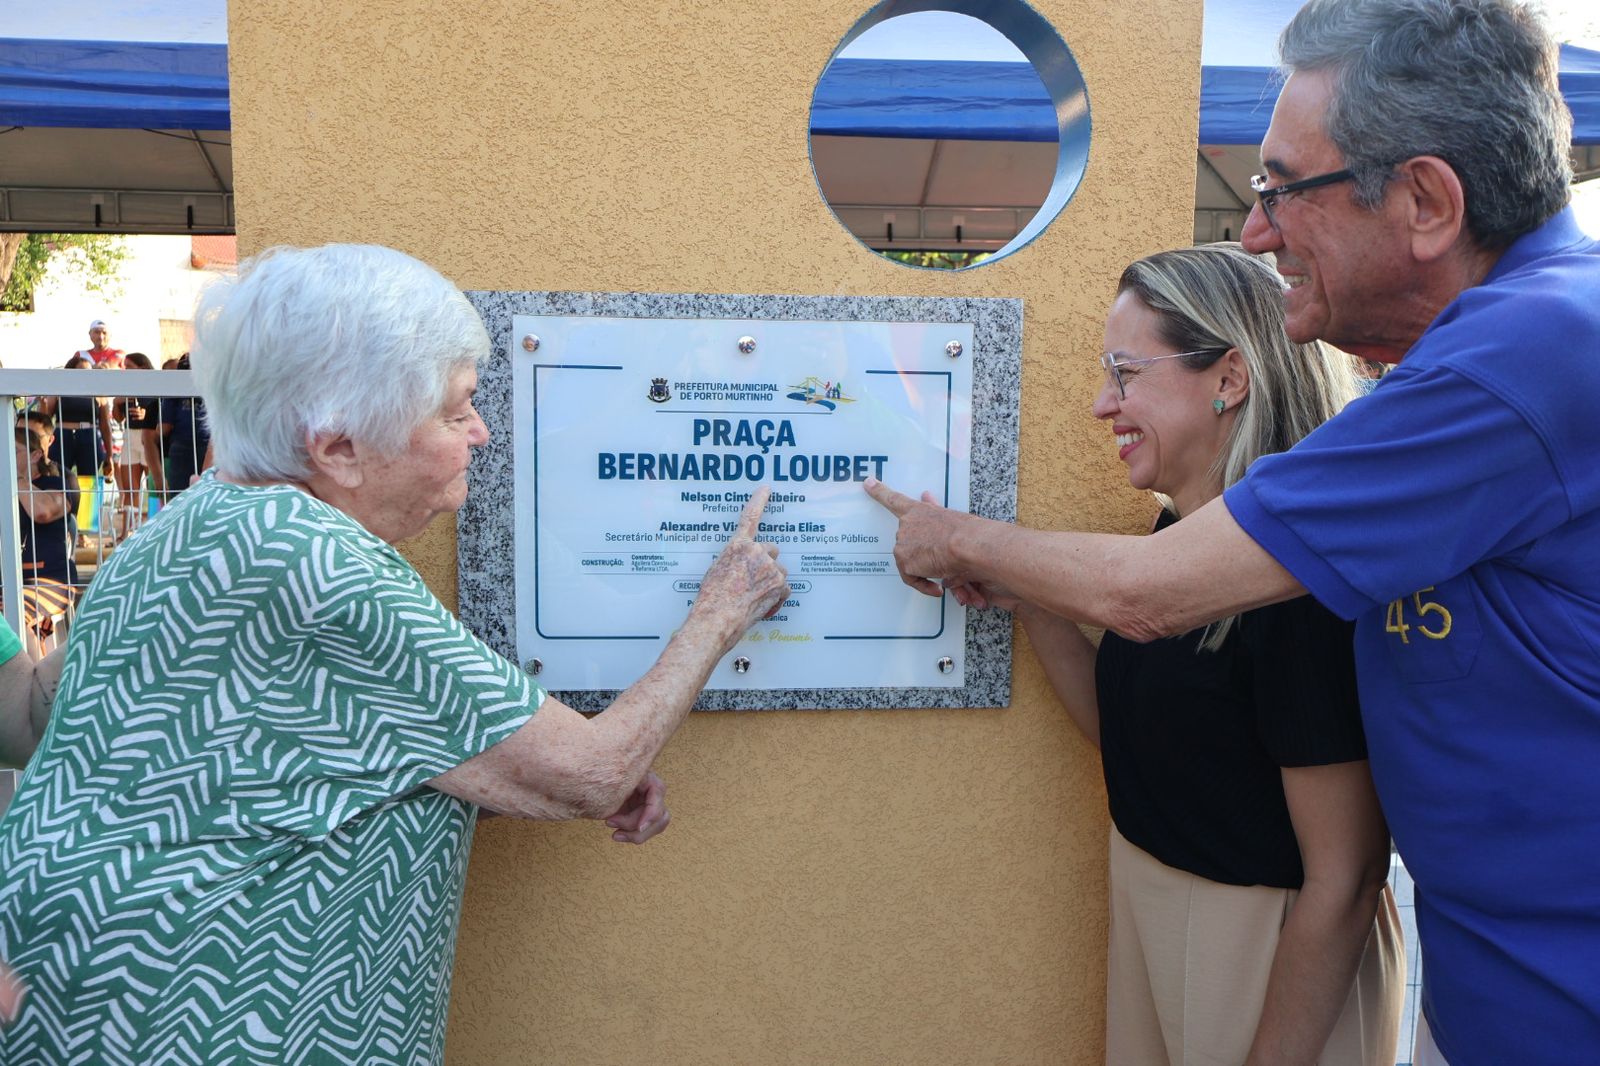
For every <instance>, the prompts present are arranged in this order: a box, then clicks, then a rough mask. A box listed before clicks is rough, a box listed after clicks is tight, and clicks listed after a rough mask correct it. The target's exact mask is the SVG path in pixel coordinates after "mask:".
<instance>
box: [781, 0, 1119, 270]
mask: <svg viewBox="0 0 1600 1066" xmlns="http://www.w3.org/2000/svg"><path fill="white" fill-rule="evenodd" d="M1089 128H1090V122H1089V97H1088V93H1087V92H1086V91H1085V89H1084V84H1083V75H1082V73H1081V72H1080V71H1079V69H1078V64H1077V61H1076V60H1075V59H1073V57H1072V52H1071V50H1070V49H1068V48H1067V45H1066V42H1065V41H1063V40H1062V39H1061V36H1060V34H1058V33H1056V31H1055V29H1054V28H1053V27H1052V26H1051V25H1050V23H1049V22H1048V21H1047V20H1046V19H1045V18H1044V16H1042V15H1040V14H1039V13H1038V12H1037V11H1035V10H1034V9H1033V8H1032V7H1030V6H1029V5H1028V4H1027V3H1025V2H1024V0H885V2H883V3H880V4H878V5H876V6H875V7H873V8H872V9H871V10H869V11H868V12H867V13H866V14H865V15H863V16H862V17H861V19H860V20H859V21H858V22H857V23H856V24H855V26H853V27H852V28H851V30H850V32H849V33H847V34H846V35H845V37H844V39H843V40H842V41H841V42H840V44H839V47H838V48H837V49H836V50H835V51H834V54H833V57H832V59H831V60H830V61H829V63H828V66H827V68H826V69H825V70H824V71H823V72H822V76H821V77H820V78H819V79H818V80H817V87H816V90H815V91H814V92H813V93H812V98H811V165H812V170H813V171H814V173H815V174H816V179H817V186H818V188H819V189H821V191H822V196H823V199H824V200H826V201H827V203H828V206H829V207H830V208H831V209H832V210H833V213H834V215H835V216H836V217H837V218H838V219H839V221H840V223H841V224H843V225H844V227H845V229H847V230H848V231H849V232H850V233H851V235H852V236H854V237H855V238H856V239H857V240H859V241H860V242H861V243H862V244H864V245H865V246H866V247H868V248H869V249H871V250H872V251H874V252H876V253H878V254H879V255H881V256H883V257H885V258H887V259H891V260H893V261H896V262H901V263H905V264H907V265H910V266H916V267H934V268H942V269H964V268H967V267H972V266H977V265H980V264H982V263H984V262H993V261H995V260H997V259H1001V258H1004V257H1005V256H1007V255H1010V254H1011V253H1013V252H1015V251H1017V250H1018V249H1020V248H1023V247H1024V246H1026V245H1027V244H1028V243H1029V242H1031V241H1032V240H1033V239H1034V238H1035V237H1037V236H1038V235H1039V234H1040V233H1042V232H1044V229H1045V227H1047V226H1049V225H1050V223H1051V222H1053V221H1054V220H1055V218H1056V216H1057V215H1059V214H1060V213H1061V210H1062V208H1064V207H1066V205H1067V201H1069V200H1070V199H1071V198H1072V194H1073V193H1074V192H1075V191H1077V188H1078V183H1079V182H1080V181H1081V180H1082V178H1083V171H1084V167H1085V165H1086V164H1087V162H1088V158H1089Z"/></svg>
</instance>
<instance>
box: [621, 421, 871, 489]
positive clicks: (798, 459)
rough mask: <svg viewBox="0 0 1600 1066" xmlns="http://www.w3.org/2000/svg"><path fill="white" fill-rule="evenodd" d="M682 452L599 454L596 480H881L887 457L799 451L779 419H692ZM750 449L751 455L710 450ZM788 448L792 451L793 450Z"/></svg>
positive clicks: (789, 428)
mask: <svg viewBox="0 0 1600 1066" xmlns="http://www.w3.org/2000/svg"><path fill="white" fill-rule="evenodd" d="M692 434H693V440H692V441H691V444H690V447H691V448H695V449H701V448H704V449H707V450H697V451H683V452H600V453H599V454H598V457H597V458H598V467H599V474H600V480H601V481H767V480H771V481H773V482H779V481H798V482H804V481H865V480H866V479H867V478H868V477H875V478H877V479H879V480H880V481H883V480H887V479H886V478H884V476H883V468H884V464H885V463H887V462H888V461H889V457H888V456H887V455H840V454H821V453H816V452H808V451H800V450H798V449H799V445H798V444H797V443H796V441H795V436H794V425H793V423H791V422H790V421H789V420H788V419H786V418H780V419H770V418H761V419H754V420H751V419H729V418H696V419H694V421H693V423H692ZM714 448H750V449H753V450H752V451H750V452H737V451H720V452H719V451H712V450H709V449H714ZM788 449H795V450H793V451H791V450H788Z"/></svg>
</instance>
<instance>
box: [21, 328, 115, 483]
mask: <svg viewBox="0 0 1600 1066" xmlns="http://www.w3.org/2000/svg"><path fill="white" fill-rule="evenodd" d="M92 365H93V364H92V363H90V361H89V357H88V356H87V355H85V354H83V353H82V352H79V353H77V354H75V355H73V356H72V357H71V358H70V359H68V360H67V363H66V367H67V369H68V370H82V369H87V368H88V367H90V366H92ZM36 409H37V410H39V411H43V412H44V413H45V414H47V415H52V416H53V417H54V418H55V420H56V440H55V445H54V448H53V450H52V451H51V453H50V460H51V461H52V462H54V463H55V464H56V465H57V466H59V467H60V468H61V472H62V475H63V476H65V477H69V478H80V477H81V478H94V477H99V476H102V475H104V476H106V477H109V476H110V475H111V452H110V446H111V404H110V402H109V401H107V400H103V399H101V398H99V397H95V396H41V397H40V398H39V400H38V403H37V405H36Z"/></svg>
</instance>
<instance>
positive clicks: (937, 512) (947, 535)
mask: <svg viewBox="0 0 1600 1066" xmlns="http://www.w3.org/2000/svg"><path fill="white" fill-rule="evenodd" d="M866 489H867V495H869V496H871V497H872V498H873V499H874V500H877V501H878V502H879V503H881V504H882V505H883V506H884V507H885V508H886V509H887V510H888V511H889V513H890V514H892V515H894V516H895V517H896V518H898V519H900V527H899V529H898V530H897V531H896V533H895V538H894V565H895V566H897V567H899V568H900V580H901V581H904V582H905V583H906V584H908V585H910V586H911V587H912V588H914V589H916V590H917V591H918V592H921V593H924V594H925V595H928V596H940V595H943V593H944V586H943V585H941V584H940V582H947V583H948V584H950V585H951V587H952V588H953V587H954V586H956V585H958V584H965V583H967V582H966V579H965V578H964V576H963V575H961V574H959V573H957V568H956V565H955V560H954V557H953V555H952V553H951V551H950V541H951V539H952V538H953V537H954V536H955V533H956V528H957V526H959V525H960V524H961V523H962V522H965V521H971V518H972V516H971V515H966V514H962V513H961V512H960V511H952V510H950V509H949V508H948V507H940V506H939V505H938V504H937V503H935V502H934V498H933V494H932V493H930V492H924V493H923V494H922V499H921V500H913V499H912V498H911V497H910V496H907V495H906V494H905V493H903V492H896V491H895V490H894V489H891V488H890V487H889V486H888V485H885V484H884V483H883V482H881V481H879V480H878V479H877V478H871V477H869V478H867V482H866Z"/></svg>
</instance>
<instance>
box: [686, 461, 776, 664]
mask: <svg viewBox="0 0 1600 1066" xmlns="http://www.w3.org/2000/svg"><path fill="white" fill-rule="evenodd" d="M771 494H772V490H771V489H769V488H768V487H767V486H765V485H763V486H761V487H760V488H759V489H757V490H756V492H755V495H754V496H751V497H750V502H749V503H746V504H745V505H744V511H743V512H742V513H741V514H740V515H739V528H738V530H737V531H736V532H735V533H734V534H733V537H732V538H730V539H729V541H728V544H727V546H726V547H725V548H723V549H722V554H721V555H719V556H717V561H716V562H714V563H712V564H711V569H709V570H707V571H706V576H705V577H703V578H701V579H700V595H699V596H698V597H697V598H696V599H695V604H694V609H695V610H696V611H713V612H721V613H725V614H727V615H729V616H731V618H732V619H733V620H734V622H735V624H736V626H737V629H736V631H735V632H733V633H731V634H730V635H729V643H728V647H729V648H731V647H733V645H734V644H735V643H737V642H738V639H739V638H740V637H741V636H743V635H744V632H745V630H747V629H749V628H750V627H751V626H752V625H754V624H755V623H756V621H757V620H759V619H762V618H767V617H770V616H771V615H773V614H776V613H777V610H778V608H779V607H781V606H782V605H783V601H784V600H785V599H786V598H787V597H788V595H789V572H788V571H787V570H785V569H784V568H783V567H782V566H781V565H779V563H778V546H777V545H776V544H761V543H757V541H756V530H757V527H758V526H759V525H760V523H761V513H762V512H763V511H765V510H766V509H767V497H768V496H770V495H771Z"/></svg>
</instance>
